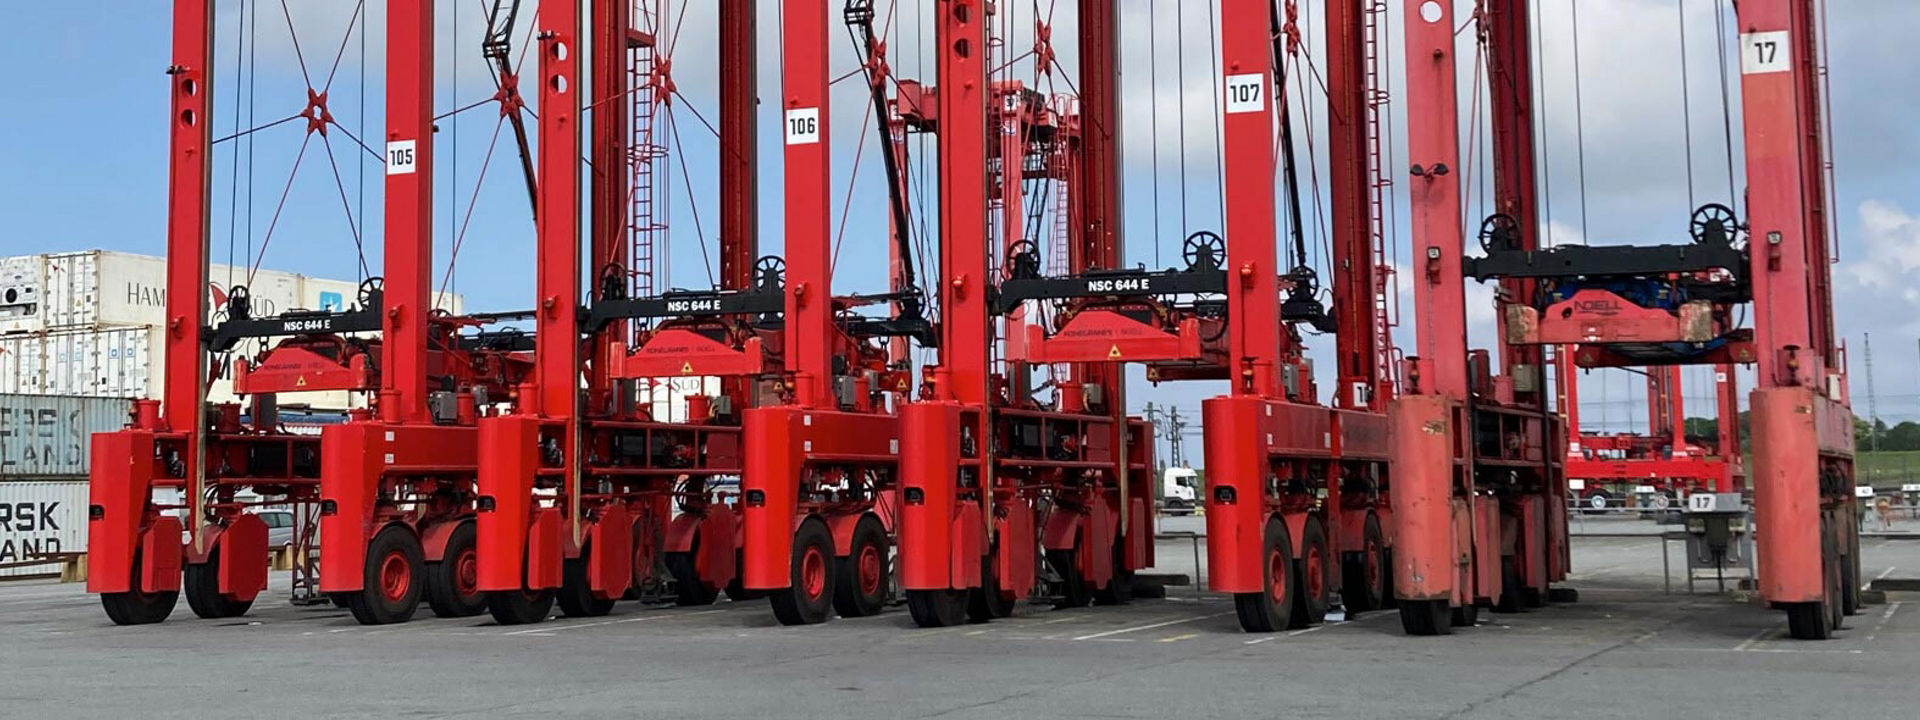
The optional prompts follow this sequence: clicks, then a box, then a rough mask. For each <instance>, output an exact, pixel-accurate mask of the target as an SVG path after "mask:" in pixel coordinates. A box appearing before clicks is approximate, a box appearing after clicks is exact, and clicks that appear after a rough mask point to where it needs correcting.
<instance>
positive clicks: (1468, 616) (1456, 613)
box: [1448, 603, 1480, 627]
mask: <svg viewBox="0 0 1920 720" xmlns="http://www.w3.org/2000/svg"><path fill="white" fill-rule="evenodd" d="M1448 620H1449V622H1452V623H1453V626H1454V627H1473V626H1474V625H1477V624H1479V623H1480V606H1479V605H1474V604H1471V603H1469V604H1466V605H1460V606H1458V607H1455V608H1453V614H1452V617H1450V618H1448Z"/></svg>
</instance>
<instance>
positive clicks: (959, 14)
mask: <svg viewBox="0 0 1920 720" xmlns="http://www.w3.org/2000/svg"><path fill="white" fill-rule="evenodd" d="M939 10H940V12H939V17H938V19H937V20H936V21H935V23H936V33H935V37H936V39H937V44H938V46H939V47H940V48H941V51H940V52H939V53H937V55H938V57H939V63H938V72H939V102H938V107H939V118H940V152H939V155H940V159H939V171H938V172H939V187H940V236H939V237H940V268H941V274H942V276H943V278H944V282H942V283H941V285H940V306H941V308H943V310H942V315H943V316H944V321H943V322H942V323H941V325H940V366H941V372H942V373H943V374H945V375H946V378H945V379H944V380H943V381H942V382H941V383H940V385H939V388H940V389H939V392H940V394H941V396H942V399H948V400H957V401H959V402H962V403H969V404H972V403H985V402H987V400H988V394H989V393H988V383H989V379H988V377H987V373H988V372H989V371H990V369H991V364H990V362H989V361H990V359H991V357H992V356H991V353H990V350H989V348H990V347H991V345H992V343H993V337H994V328H993V323H992V322H991V320H990V318H991V315H990V314H989V312H988V308H987V280H988V276H987V258H988V257H989V256H990V255H991V254H992V248H990V247H988V242H987V238H988V230H987V165H986V157H987V148H986V138H987V137H988V134H987V90H988V88H987V64H986V60H987V41H986V27H987V13H986V7H985V3H983V2H981V0H939Z"/></svg>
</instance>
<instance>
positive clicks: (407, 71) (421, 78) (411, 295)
mask: <svg viewBox="0 0 1920 720" xmlns="http://www.w3.org/2000/svg"><path fill="white" fill-rule="evenodd" d="M387 35H388V39H387V186H386V192H387V201H386V239H385V240H384V241H383V243H384V248H385V253H386V263H385V267H384V268H382V270H381V273H382V275H383V276H384V277H385V280H384V286H383V289H382V294H383V295H384V296H385V301H386V302H385V304H386V308H387V309H386V319H385V323H386V327H385V328H384V330H383V332H382V334H381V346H380V355H381V372H380V413H381V415H382V416H383V417H384V418H385V419H386V420H387V421H389V422H408V423H423V422H428V418H427V367H426V360H427V317H428V316H429V315H430V314H431V313H432V310H433V298H432V290H431V288H432V284H433V268H432V253H433V213H432V210H433V2H432V1H431V0H392V2H389V3H388V5H387Z"/></svg>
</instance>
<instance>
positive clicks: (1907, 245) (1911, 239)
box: [1842, 200, 1920, 302]
mask: <svg viewBox="0 0 1920 720" xmlns="http://www.w3.org/2000/svg"><path fill="white" fill-rule="evenodd" d="M1860 244H1861V245H1862V246H1863V247H1862V248H1861V249H1862V250H1864V251H1865V254H1866V257H1864V258H1859V259H1857V260H1854V261H1852V262H1848V263H1846V264H1845V265H1843V266H1842V268H1843V269H1844V270H1845V271H1846V272H1847V273H1849V274H1851V275H1853V277H1854V278H1855V279H1857V280H1859V281H1860V282H1861V284H1863V285H1866V286H1868V287H1872V288H1875V289H1878V290H1882V291H1888V290H1891V291H1896V292H1898V293H1900V294H1901V295H1903V296H1905V297H1904V299H1906V300H1908V301H1910V302H1911V301H1913V300H1915V299H1920V298H1916V297H1915V296H1914V287H1916V285H1917V284H1920V283H1916V282H1915V281H1916V280H1920V278H1916V277H1915V276H1914V273H1915V271H1916V270H1920V218H1915V217H1914V216H1913V215H1910V214H1908V213H1907V211H1906V210H1904V209H1902V208H1901V207H1900V206H1898V205H1895V204H1892V203H1888V202H1884V201H1880V200H1868V201H1866V202H1863V203H1861V204H1860Z"/></svg>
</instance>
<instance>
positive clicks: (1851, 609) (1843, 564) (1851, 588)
mask: <svg viewBox="0 0 1920 720" xmlns="http://www.w3.org/2000/svg"><path fill="white" fill-rule="evenodd" d="M1859 572H1860V567H1859V566H1858V565H1856V564H1854V562H1853V558H1840V612H1841V614H1843V615H1859V614H1860V575H1859Z"/></svg>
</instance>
